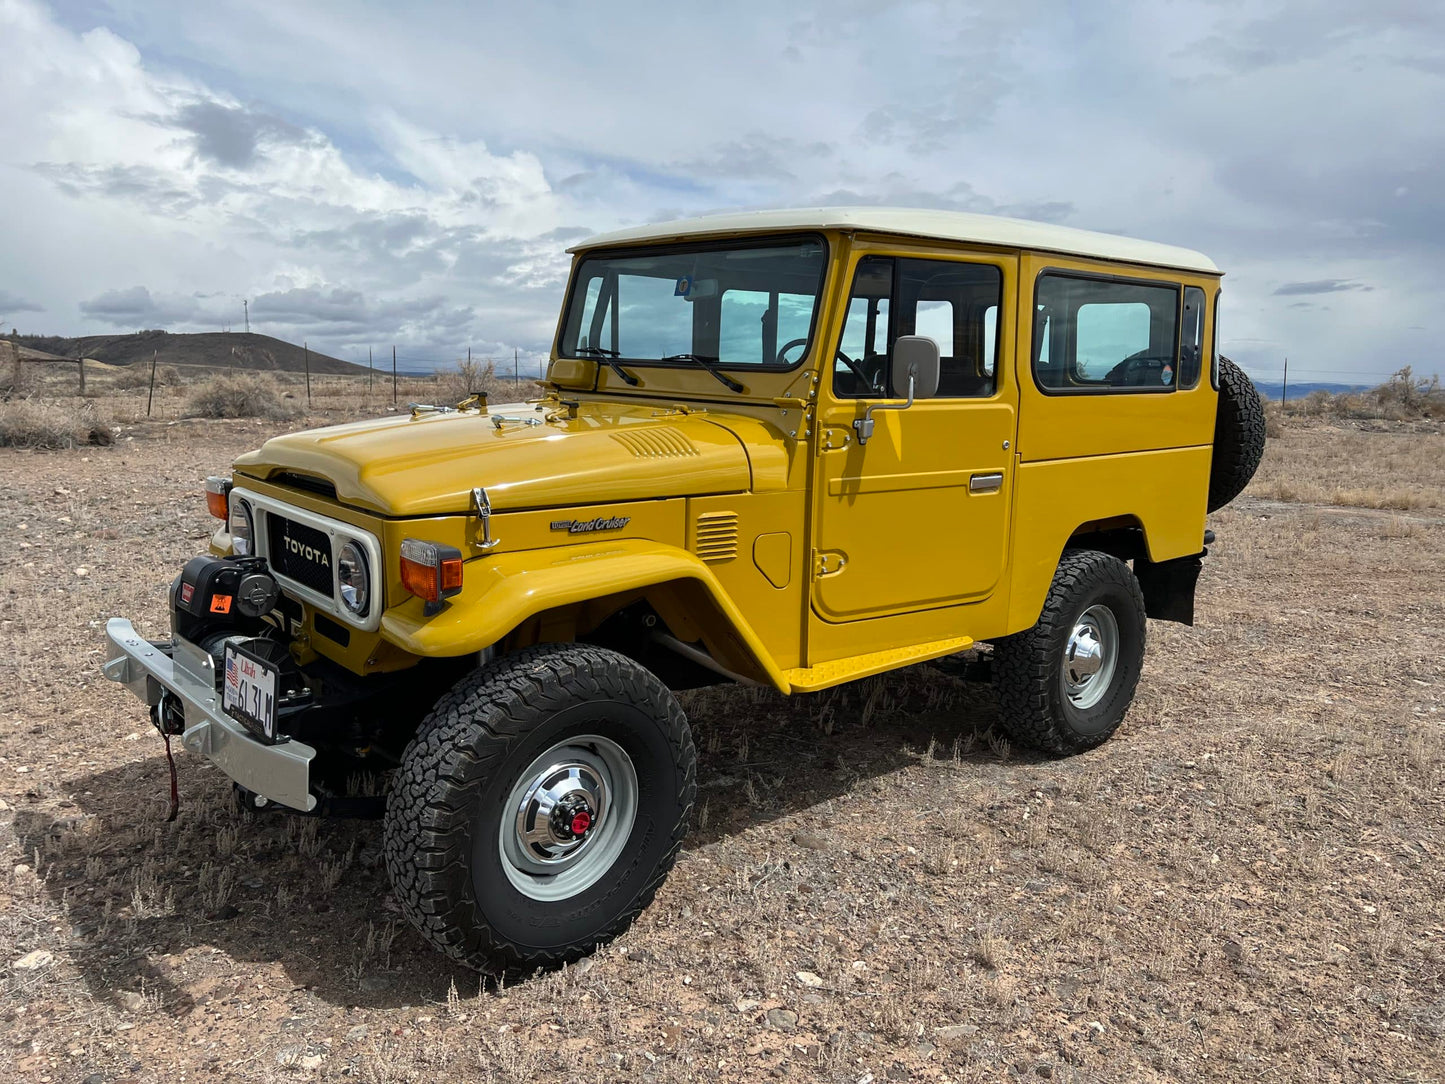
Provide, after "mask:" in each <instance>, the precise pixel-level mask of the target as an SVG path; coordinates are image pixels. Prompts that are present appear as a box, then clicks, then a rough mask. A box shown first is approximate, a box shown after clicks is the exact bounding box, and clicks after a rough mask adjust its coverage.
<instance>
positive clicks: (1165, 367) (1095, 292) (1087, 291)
mask: <svg viewBox="0 0 1445 1084" xmlns="http://www.w3.org/2000/svg"><path fill="white" fill-rule="evenodd" d="M1179 307H1180V290H1179V287H1177V286H1172V285H1168V284H1163V283H1146V282H1136V281H1132V280H1126V279H1101V278H1096V277H1085V276H1081V275H1070V274H1064V273H1061V272H1046V273H1045V274H1043V275H1040V276H1039V280H1038V286H1037V290H1036V295H1035V314H1034V348H1033V373H1034V381H1035V383H1037V384H1038V386H1039V387H1040V388H1041V389H1042V390H1043V391H1044V392H1046V393H1048V394H1053V395H1068V394H1108V393H1113V392H1150V391H1153V392H1170V391H1173V390H1174V389H1175V388H1176V387H1177V386H1178V384H1179ZM1194 378H1195V379H1196V380H1197V379H1198V376H1197V372H1196V374H1195V377H1194Z"/></svg>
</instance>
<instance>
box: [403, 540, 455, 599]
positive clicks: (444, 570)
mask: <svg viewBox="0 0 1445 1084" xmlns="http://www.w3.org/2000/svg"><path fill="white" fill-rule="evenodd" d="M401 584H402V586H403V587H405V588H406V589H407V590H408V591H410V592H411V593H412V594H413V595H415V596H416V597H417V598H420V599H425V600H426V601H427V602H428V603H431V604H433V605H435V604H438V603H440V602H441V601H442V600H443V599H447V598H451V597H452V596H453V595H455V594H458V593H459V592H460V591H461V589H462V551H461V550H459V549H457V548H456V547H455V546H447V545H443V544H442V543H440V542H423V541H422V540H421V539H418V538H408V539H405V540H404V541H403V542H402V544H401Z"/></svg>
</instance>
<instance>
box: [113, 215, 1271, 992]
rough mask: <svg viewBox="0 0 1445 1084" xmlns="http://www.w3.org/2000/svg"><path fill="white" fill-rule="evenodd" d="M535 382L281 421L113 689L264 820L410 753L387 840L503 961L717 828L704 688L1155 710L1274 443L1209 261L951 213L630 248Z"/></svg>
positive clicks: (607, 928) (434, 913)
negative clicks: (1233, 343) (296, 425)
mask: <svg viewBox="0 0 1445 1084" xmlns="http://www.w3.org/2000/svg"><path fill="white" fill-rule="evenodd" d="M572 251H573V254H574V260H573V264H572V272H571V279H570V282H569V284H568V287H567V293H566V297H565V300H564V302H563V306H562V314H561V319H560V322H559V324H558V328H557V334H556V339H555V342H554V344H553V350H552V357H551V362H550V365H549V367H548V370H547V373H546V379H545V381H543V383H542V385H541V391H540V394H539V397H538V398H537V399H534V400H529V401H528V402H526V403H513V404H507V405H492V404H488V403H487V402H486V401H485V399H484V398H483V397H474V398H473V399H471V400H468V401H467V402H465V403H462V404H458V405H456V406H438V407H422V406H418V407H415V408H414V409H413V410H412V411H411V413H410V414H409V415H406V416H398V417H390V418H384V419H380V420H376V421H365V422H359V423H355V424H349V425H339V426H334V427H331V428H327V429H318V430H313V431H310V432H304V433H297V434H294V435H289V436H282V437H277V438H275V439H273V440H270V441H267V442H266V444H265V445H264V446H263V447H262V448H261V449H260V450H259V451H256V452H252V453H250V454H247V455H244V456H242V457H241V458H240V459H238V460H237V461H236V462H235V464H234V466H233V474H232V476H231V477H230V478H224V479H223V478H212V479H209V480H208V481H207V483H206V488H207V496H208V499H209V502H210V506H211V510H212V512H213V513H214V514H215V515H216V516H217V517H218V518H220V519H221V520H222V521H223V525H222V526H221V527H220V528H219V530H218V531H217V533H216V535H215V537H214V539H213V541H212V545H211V553H210V554H209V555H204V556H198V557H196V558H194V559H192V560H191V561H190V562H189V563H188V564H187V565H186V566H185V568H184V569H183V570H182V571H181V573H180V575H179V576H178V577H177V578H176V580H175V581H174V583H173V584H172V586H171V589H170V606H171V614H172V620H171V626H172V627H171V630H170V635H169V637H168V638H167V639H165V640H158V641H148V640H146V639H144V638H143V637H142V636H141V635H140V634H139V633H137V632H136V630H135V629H134V628H133V627H132V625H131V623H130V622H129V621H127V620H125V619H124V618H113V619H112V620H111V621H110V622H109V623H108V625H107V630H106V631H107V636H108V639H109V651H108V659H109V661H108V662H107V663H106V664H105V674H106V676H107V677H109V678H111V679H112V680H115V681H118V682H121V683H123V684H125V685H126V686H127V687H129V688H130V690H131V691H132V692H134V693H135V694H136V695H137V696H139V697H140V698H141V699H142V700H144V701H145V702H146V703H147V704H148V705H150V707H151V712H152V718H153V720H154V722H155V725H156V726H157V728H158V729H159V730H160V731H161V733H162V734H165V735H170V734H179V735H181V738H182V744H183V745H184V747H185V748H186V749H187V750H189V751H191V752H194V753H200V754H203V755H205V756H207V757H209V758H210V759H211V760H212V761H214V762H215V763H216V764H217V765H218V766H219V767H220V768H221V770H222V771H224V772H225V773H226V774H228V775H229V776H230V777H231V778H232V779H233V780H234V781H235V782H236V784H237V785H238V787H239V788H240V792H241V794H242V795H243V797H244V799H245V800H246V801H248V802H251V803H253V804H254V805H255V806H257V807H258V808H264V807H266V806H267V805H270V804H272V803H275V804H278V805H280V806H283V807H290V808H292V809H296V810H302V811H312V812H318V813H320V812H337V811H341V810H342V809H344V807H345V803H346V802H347V801H348V798H347V786H346V780H347V779H348V778H349V777H354V776H355V774H356V773H357V772H358V771H365V770H373V771H380V772H382V773H385V772H389V773H390V784H389V787H388V788H387V794H386V797H385V813H384V816H385V827H384V835H385V856H386V863H387V868H388V870H389V872H390V875H391V879H392V883H393V885H394V887H395V892H396V897H397V900H398V902H399V903H400V905H401V907H402V908H403V910H404V911H405V913H406V914H407V916H408V917H409V918H410V920H411V921H412V922H413V923H414V924H415V925H416V926H417V928H418V929H419V930H421V932H422V933H423V934H424V935H425V936H426V937H427V938H428V939H430V940H431V941H432V942H433V943H434V944H435V945H436V946H437V947H438V948H440V949H441V950H443V951H444V952H446V953H448V954H449V955H451V956H453V957H455V958H456V959H458V960H461V961H464V962H465V963H468V964H471V965H473V966H475V967H478V968H483V969H487V970H492V971H507V970H511V971H516V970H524V969H528V968H531V967H534V966H537V965H539V964H546V963H552V962H558V961H563V960H567V959H571V958H575V957H576V956H578V955H580V954H582V953H585V952H587V951H588V950H590V949H591V948H592V947H593V946H594V945H596V944H597V943H598V942H600V941H604V940H606V939H608V938H611V937H613V936H615V935H616V934H617V933H618V932H620V931H621V930H622V929H623V928H624V927H625V926H626V925H627V924H628V922H629V921H630V920H631V919H632V918H633V916H635V915H636V914H637V913H638V911H639V910H640V909H641V908H642V907H643V906H645V905H646V904H647V903H648V901H649V900H650V899H651V898H652V896H653V894H654V893H655V892H656V891H657V888H658V886H659V884H660V883H661V881H662V879H663V877H664V876H665V875H666V874H667V872H668V870H669V869H670V867H671V866H672V864H673V860H674V858H675V857H676V855H677V852H678V848H679V847H680V846H681V844H682V841H683V837H684V835H685V833H686V832H687V828H688V821H689V817H690V815H691V811H692V807H693V802H694V798H695V795H696V792H697V784H696V755H695V752H694V749H693V741H692V737H691V734H690V732H689V730H688V723H687V719H686V718H685V717H684V715H683V713H682V711H681V710H680V708H679V707H678V703H677V700H676V699H675V698H674V696H673V692H674V690H679V689H684V688H689V687H694V686H698V685H702V684H706V683H712V682H721V681H739V682H748V683H753V684H758V685H764V686H768V687H771V688H774V689H777V690H778V691H780V692H783V693H806V692H812V691H814V690H818V689H825V688H827V687H829V686H831V685H837V684H838V683H840V682H845V681H850V680H853V679H855V678H861V677H864V676H866V675H870V674H878V673H881V672H883V671H887V670H892V669H896V668H898V667H903V666H908V665H910V664H913V663H918V662H922V661H924V660H928V659H936V658H939V657H942V656H946V655H951V654H955V653H958V652H962V651H965V650H967V649H969V648H970V647H972V646H973V645H975V644H976V643H979V642H981V641H989V642H991V643H992V645H993V664H992V669H993V675H994V680H995V682H996V684H997V687H998V696H999V706H1000V717H1001V720H1002V722H1003V725H1004V726H1005V727H1007V728H1008V731H1009V732H1010V733H1011V734H1012V735H1013V736H1014V737H1015V738H1017V739H1018V740H1019V741H1022V742H1025V743H1027V744H1029V745H1032V746H1035V747H1037V748H1040V749H1043V750H1046V751H1048V752H1050V753H1055V754H1068V753H1074V752H1078V751H1080V750H1085V749H1089V748H1091V747H1093V746H1095V745H1098V744H1099V743H1100V742H1102V741H1104V740H1105V739H1106V738H1107V737H1109V735H1111V734H1112V733H1113V732H1114V730H1115V729H1116V728H1117V727H1118V726H1119V723H1120V721H1121V720H1122V719H1123V717H1124V713H1125V711H1126V710H1127V708H1128V706H1129V704H1130V701H1131V700H1132V698H1133V694H1134V688H1135V685H1136V683H1137V682H1138V680H1139V674H1140V668H1141V664H1142V660H1143V657H1144V641H1145V630H1146V617H1154V618H1159V619H1163V620H1172V621H1183V622H1186V623H1188V622H1190V621H1191V620H1192V617H1193V605H1194V591H1195V583H1196V580H1197V578H1198V575H1199V571H1200V567H1201V560H1202V558H1203V556H1204V554H1205V544H1206V542H1208V541H1210V538H1209V536H1208V534H1207V532H1206V531H1205V514H1206V512H1207V511H1209V510H1211V509H1213V508H1216V507H1218V506H1220V505H1222V504H1224V503H1225V502H1227V501H1229V500H1231V499H1233V498H1234V496H1235V495H1236V494H1237V493H1238V492H1239V491H1240V490H1241V489H1242V488H1243V487H1244V485H1245V484H1246V483H1247V482H1248V481H1249V478H1250V476H1251V475H1252V473H1253V471H1254V468H1255V466H1256V465H1257V463H1258V460H1259V456H1260V453H1261V451H1262V449H1263V440H1264V434H1263V414H1262V411H1261V408H1260V403H1259V399H1258V397H1257V395H1256V394H1255V391H1254V388H1253V387H1252V386H1251V385H1250V383H1249V381H1248V379H1247V378H1246V377H1245V376H1244V374H1243V373H1242V372H1241V371H1240V370H1239V369H1238V368H1237V367H1235V366H1233V365H1232V364H1230V363H1229V361H1228V360H1227V359H1224V358H1220V357H1219V356H1218V351H1217V332H1216V324H1217V312H1218V301H1219V281H1220V273H1219V271H1218V269H1217V268H1216V267H1215V266H1214V264H1213V263H1211V262H1210V261H1209V260H1208V259H1207V258H1205V257H1204V256H1201V255H1199V254H1198V253H1195V252H1190V251H1187V250H1185V249H1180V248H1173V247H1169V246H1165V245H1159V244H1151V243H1147V242H1143V241H1135V240H1129V239H1127V238H1123V237H1115V236H1109V235H1104V234H1095V233H1087V232H1083V231H1079V230H1072V229H1063V228H1059V227H1055V226H1048V225H1043V224H1039V223H1031V222H1021V221H1013V220H1009V219H1001V218H989V217H983V216H976V215H966V214H955V213H945V212H935V211H916V210H885V209H827V210H808V211H769V212H759V213H752V214H738V215H725V216H719V217H712V218H700V219H695V220H691V221H685V222H674V223H668V224H665V225H661V226H648V227H644V228H640V229H632V230H626V231H623V232H621V233H614V234H610V235H608V236H604V237H596V238H593V239H592V240H590V241H587V242H585V243H583V244H581V245H578V246H577V247H576V248H575V249H573V250H572Z"/></svg>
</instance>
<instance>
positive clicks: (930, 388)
mask: <svg viewBox="0 0 1445 1084" xmlns="http://www.w3.org/2000/svg"><path fill="white" fill-rule="evenodd" d="M941 367H942V360H941V359H940V357H939V353H938V343H936V342H934V341H933V340H932V339H930V338H928V337H927V336H926V335H900V336H898V338H896V339H895V340H893V395H894V397H895V398H897V399H910V398H911V399H932V398H933V397H934V396H935V395H937V394H938V372H939V369H940V368H941ZM909 377H912V378H913V387H912V388H911V389H910V388H909V386H908V380H909Z"/></svg>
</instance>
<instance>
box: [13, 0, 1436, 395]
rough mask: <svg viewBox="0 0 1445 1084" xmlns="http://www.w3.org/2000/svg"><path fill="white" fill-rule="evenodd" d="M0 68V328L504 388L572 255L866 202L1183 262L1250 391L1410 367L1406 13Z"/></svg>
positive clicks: (662, 14) (1429, 300)
mask: <svg viewBox="0 0 1445 1084" xmlns="http://www.w3.org/2000/svg"><path fill="white" fill-rule="evenodd" d="M0 43H3V56H4V60H3V62H0V207H3V215H0V321H3V322H4V324H5V325H6V326H7V328H8V327H9V326H15V327H18V328H20V329H21V330H22V331H35V332H45V333H65V334H98V333H104V332H110V331H131V330H136V329H139V328H151V327H164V328H169V329H171V330H174V331H200V330H218V329H221V328H225V327H230V328H233V329H239V328H240V327H241V326H242V321H243V316H242V306H241V301H242V298H247V299H249V301H250V311H251V326H252V328H253V329H254V330H258V331H264V332H266V333H268V334H273V335H277V336H280V337H282V338H287V339H291V340H295V341H300V340H302V339H306V340H308V341H309V342H310V343H311V345H312V346H314V347H317V348H319V349H322V350H324V351H326V352H328V353H332V354H335V355H337V356H341V357H346V358H351V359H360V360H363V361H364V360H365V358H366V350H367V347H368V346H369V345H370V346H375V347H376V348H377V351H378V356H380V354H381V353H382V352H383V351H387V352H389V348H390V346H391V344H393V343H395V344H396V345H397V347H398V352H399V354H400V356H401V357H402V358H403V359H407V360H409V361H411V362H413V363H416V364H418V365H420V364H429V363H433V362H441V363H445V362H447V361H449V360H451V359H454V358H455V357H457V356H458V355H459V354H464V353H465V351H466V348H467V347H468V346H471V347H472V349H473V350H474V352H476V353H478V354H482V355H489V354H490V355H495V356H505V357H507V358H510V357H511V354H512V350H513V348H516V349H519V350H520V351H521V352H522V355H523V357H524V358H532V359H534V360H535V359H537V358H540V357H541V356H543V355H544V354H545V352H546V350H547V349H548V346H549V344H550V338H551V329H552V325H553V323H554V322H555V320H556V317H557V312H558V309H559V307H560V302H561V287H562V284H563V281H564V275H565V272H566V267H567V257H566V256H565V255H564V253H563V250H564V249H565V248H566V246H567V244H568V243H570V242H571V241H573V240H574V239H576V238H578V237H581V236H585V235H586V234H588V233H592V232H596V231H599V230H605V229H611V228H615V227H618V226H623V225H630V224H636V223H642V222H652V221H660V220H663V219H668V218H675V217H678V216H682V215H689V214H697V213H702V212H707V211H714V210H721V209H729V208H743V207H746V208H753V207H780V206H790V205H791V206H799V205H818V204H825V203H826V204H837V203H853V204H857V203H882V204H905V205H912V206H927V207H948V208H958V209H963V210H970V211H983V212H992V213H998V214H1009V215H1016V216H1020V217H1026V218H1037V219H1044V220H1048V221H1053V222H1060V223H1064V224H1067V225H1071V226H1080V227H1084V228H1088V229H1098V230H1106V231H1112V232H1119V233H1126V234H1130V235H1133V236H1138V237H1143V238H1148V239H1151V240H1159V241H1168V242H1173V243H1176V244H1182V245H1187V246H1189V247H1192V248H1197V249H1200V250H1202V251H1204V252H1206V253H1208V254H1209V255H1210V256H1212V257H1213V258H1214V259H1215V261H1216V262H1217V263H1218V264H1219V265H1220V266H1221V267H1222V268H1224V269H1225V271H1226V272H1227V277H1226V279H1225V286H1226V293H1225V312H1224V340H1225V350H1226V352H1227V353H1230V354H1232V355H1233V356H1234V357H1236V358H1238V359H1240V360H1242V361H1243V362H1245V364H1246V366H1247V367H1249V368H1250V369H1251V370H1252V371H1254V372H1255V374H1256V375H1257V376H1260V377H1264V378H1269V377H1271V376H1276V375H1277V374H1278V370H1279V367H1280V364H1281V362H1282V360H1283V358H1284V357H1285V356H1286V355H1288V356H1289V358H1290V370H1291V377H1292V379H1294V378H1295V374H1296V373H1299V374H1300V375H1299V377H1298V379H1301V380H1303V379H1329V376H1328V374H1339V378H1340V379H1350V380H1360V379H1368V378H1369V377H1370V376H1372V375H1376V374H1386V373H1388V372H1390V371H1392V370H1394V369H1397V368H1399V367H1400V366H1401V365H1403V364H1412V365H1414V366H1415V367H1416V369H1417V370H1422V371H1426V372H1435V371H1439V370H1440V369H1441V366H1442V363H1441V361H1440V355H1439V351H1438V350H1437V348H1436V344H1435V342H1434V336H1433V334H1432V333H1433V331H1434V329H1435V328H1436V327H1437V326H1438V324H1439V317H1438V315H1437V312H1438V310H1439V309H1440V308H1441V305H1440V300H1439V299H1440V297H1441V294H1442V280H1445V176H1442V174H1445V4H1441V3H1439V2H1438V0H1372V2H1370V3H1362V2H1360V0H1190V2H1188V3H1175V2H1171V0H1138V2H1128V0H1088V2H1084V0H1014V2H1013V3H1010V4H1000V3H997V2H996V0H986V2H973V0H969V2H961V3H947V2H933V3H889V2H887V0H866V2H856V0H831V2H829V3H817V4H810V3H803V2H790V3H777V2H776V0H773V2H769V3H752V2H750V0H739V2H734V3H730V4H711V5H704V4H662V3H624V2H611V3H595V2H586V0H562V2H555V3H549V2H545V0H537V2H533V3H527V4H500V3H479V2H447V0H436V2H428V3H422V4H395V3H375V4H368V3H361V2H358V0H348V2H345V3H342V2H334V3H332V2H310V3H308V2H301V0H246V2H245V3H236V4H232V3H227V2H224V0H219V2H208V3H204V4H197V3H195V2H194V0H176V2H172V0H113V2H105V0H74V2H68V3H57V4H48V5H47V4H43V3H37V2H35V0H0ZM1311 374H1320V375H1319V376H1313V375H1311Z"/></svg>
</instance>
